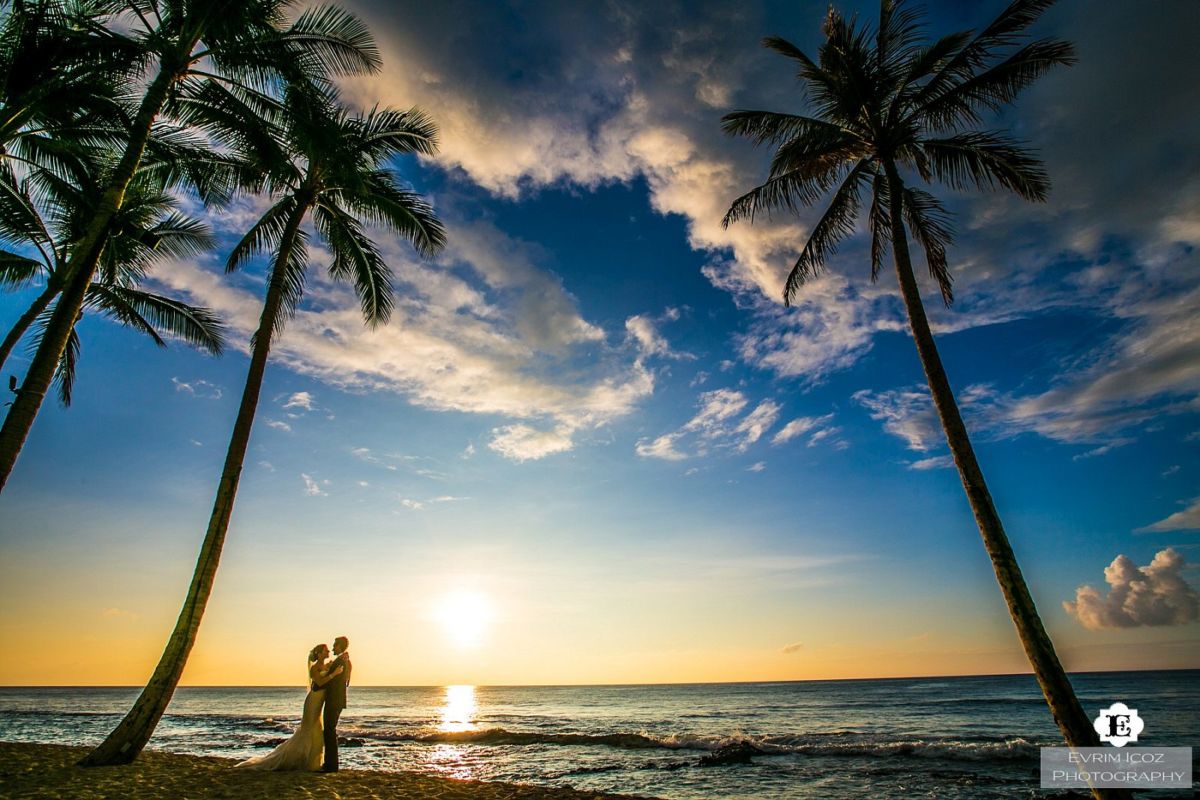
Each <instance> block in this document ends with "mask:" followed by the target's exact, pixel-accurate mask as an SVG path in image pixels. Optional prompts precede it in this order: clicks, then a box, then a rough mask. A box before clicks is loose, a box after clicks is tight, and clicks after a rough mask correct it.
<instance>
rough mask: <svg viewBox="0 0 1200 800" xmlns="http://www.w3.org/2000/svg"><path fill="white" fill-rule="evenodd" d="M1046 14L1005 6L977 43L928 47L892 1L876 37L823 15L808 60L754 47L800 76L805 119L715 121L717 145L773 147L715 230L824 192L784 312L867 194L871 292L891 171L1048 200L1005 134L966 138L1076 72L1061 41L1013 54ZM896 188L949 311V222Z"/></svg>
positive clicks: (965, 37) (778, 45) (972, 38)
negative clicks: (727, 138) (1025, 94)
mask: <svg viewBox="0 0 1200 800" xmlns="http://www.w3.org/2000/svg"><path fill="white" fill-rule="evenodd" d="M1052 4H1053V0H1016V2H1014V3H1012V4H1011V5H1009V6H1008V8H1006V9H1005V10H1004V11H1003V12H1002V13H1001V14H1000V16H998V17H997V18H996V19H995V21H993V22H992V23H991V24H990V25H988V26H987V27H986V28H984V29H983V30H981V31H979V32H978V33H976V32H973V31H963V32H958V33H952V34H949V35H947V36H943V37H942V38H940V39H938V40H936V41H934V42H932V43H926V42H925V40H924V39H923V38H922V35H921V34H922V25H921V14H920V12H919V11H917V10H915V9H910V8H906V7H904V6H903V4H902V3H901V2H894V1H893V0H884V1H883V2H882V3H881V4H880V11H879V22H878V25H877V27H875V28H874V29H871V28H870V27H869V26H862V25H859V24H858V21H857V20H856V19H851V20H846V19H845V18H844V17H842V16H841V15H840V14H839V13H837V12H836V11H834V10H833V9H832V8H831V9H830V11H829V15H828V17H827V18H826V20H825V25H824V33H825V37H826V38H825V41H824V43H822V45H821V47H820V49H819V50H818V53H817V58H816V60H813V59H812V58H810V57H809V56H807V55H806V54H805V53H804V52H803V51H801V50H800V49H799V48H798V47H796V46H795V45H793V44H791V43H790V42H788V41H786V40H785V39H782V38H779V37H770V38H768V39H765V40H764V41H763V44H764V46H766V47H769V48H770V49H772V50H774V51H776V52H778V53H781V54H782V55H784V56H786V57H788V58H790V59H792V60H793V61H795V62H796V63H797V64H798V70H797V78H798V79H799V80H800V82H801V84H802V85H803V87H804V89H805V90H806V91H807V93H808V98H809V100H810V103H811V106H812V109H813V112H814V114H813V116H801V115H796V114H787V113H777V112H772V111H735V112H733V113H731V114H728V115H726V116H725V117H724V118H723V120H722V121H723V125H724V129H725V131H726V132H727V133H729V134H733V135H741V136H746V137H748V138H750V139H751V140H752V141H754V142H755V143H756V144H760V145H762V144H769V145H774V146H775V153H774V157H773V158H772V160H771V166H770V173H769V175H768V179H767V181H766V182H765V183H763V184H762V185H761V186H758V187H756V188H755V189H753V190H752V191H750V192H748V193H746V194H745V195H742V196H741V197H739V198H737V199H736V200H735V201H734V202H733V204H732V205H731V206H730V209H729V212H728V213H727V214H726V215H725V219H724V224H725V225H726V226H728V225H729V224H731V223H733V222H735V221H737V220H740V219H749V220H753V219H754V218H755V216H756V215H758V214H761V213H770V212H771V211H773V210H776V209H786V210H788V211H793V212H794V211H796V210H798V209H799V208H800V207H802V206H810V205H813V204H815V203H816V202H817V201H819V200H820V199H821V198H822V197H824V196H825V195H826V194H827V193H828V192H829V191H830V190H831V189H832V190H834V191H833V195H832V198H831V199H830V201H829V205H828V207H827V208H826V210H825V212H824V214H822V216H821V218H820V219H819V220H818V221H817V223H816V225H815V226H814V227H813V229H812V232H811V234H810V235H809V239H808V242H807V243H806V244H805V246H804V249H803V250H802V251H801V253H800V256H799V258H797V259H796V263H795V266H793V268H792V271H791V273H790V274H789V275H788V280H787V284H786V287H785V289H784V301H785V302H787V303H790V302H791V301H792V300H793V299H794V298H795V295H796V291H797V290H798V289H799V287H800V286H801V285H802V284H803V283H804V282H805V281H807V280H809V279H811V278H813V277H815V276H816V275H817V274H818V273H819V272H820V271H821V270H822V269H823V268H824V267H825V262H826V259H827V257H828V256H829V255H830V254H831V253H833V252H834V251H835V249H836V247H837V245H838V243H839V242H840V241H841V240H843V239H844V238H846V237H847V236H849V235H851V234H852V233H853V232H854V230H855V223H856V220H857V218H858V215H859V213H860V211H861V208H862V204H863V192H864V190H868V191H869V192H870V195H869V201H868V209H867V228H868V231H869V234H870V237H871V279H872V280H875V279H876V278H877V277H878V274H879V270H880V268H881V265H882V264H883V259H884V256H885V254H886V252H887V248H888V246H889V245H890V243H891V239H892V234H891V219H890V214H891V208H892V203H891V198H890V196H889V192H890V191H891V185H892V183H891V182H890V181H889V180H888V174H887V173H888V170H889V169H891V168H895V167H903V168H905V169H906V170H908V171H910V173H915V174H916V175H917V176H918V177H919V179H920V180H921V181H922V182H924V183H926V184H929V183H935V182H937V183H942V184H945V185H947V186H950V187H951V188H955V189H963V188H972V187H975V188H985V189H992V188H995V187H1002V188H1004V189H1008V190H1009V191H1012V192H1015V193H1017V194H1018V195H1020V196H1021V197H1023V198H1025V199H1027V200H1038V201H1040V200H1044V199H1045V198H1046V193H1047V191H1048V188H1049V181H1048V179H1047V176H1046V173H1045V171H1044V169H1043V168H1042V166H1041V164H1040V162H1039V161H1038V160H1037V159H1036V158H1035V157H1034V156H1033V155H1032V154H1031V153H1030V151H1028V150H1027V149H1026V148H1025V147H1024V146H1023V145H1022V143H1021V142H1019V141H1017V140H1015V139H1013V138H1012V137H1011V136H1009V135H1007V134H1005V133H1003V132H999V131H993V130H983V129H979V128H977V127H976V126H978V125H980V124H981V123H982V122H983V115H984V113H985V112H988V111H997V110H999V109H1000V108H1001V107H1003V106H1004V105H1006V104H1008V103H1010V102H1011V101H1012V100H1013V99H1015V98H1016V96H1017V95H1018V93H1019V92H1020V91H1021V90H1022V89H1024V88H1025V87H1027V86H1028V85H1029V84H1031V83H1032V82H1033V81H1035V80H1037V79H1038V78H1039V77H1041V76H1042V75H1043V74H1045V73H1046V71H1047V70H1049V69H1051V68H1052V67H1054V66H1057V65H1060V64H1071V63H1073V62H1074V60H1075V56H1074V50H1073V48H1072V46H1071V44H1070V43H1068V42H1064V41H1059V40H1055V39H1041V40H1037V41H1032V42H1025V41H1024V39H1025V36H1024V34H1025V30H1026V28H1028V27H1029V26H1030V25H1031V24H1033V22H1034V21H1035V20H1036V19H1037V18H1038V17H1039V16H1040V15H1041V13H1042V12H1043V11H1045V10H1046V9H1047V8H1048V7H1049V6H1051V5H1052ZM898 183H899V185H900V195H901V197H900V204H899V205H900V208H901V209H902V215H903V222H904V223H905V224H906V225H907V227H908V229H909V231H910V232H911V233H912V236H913V238H914V239H915V240H916V241H917V243H918V244H919V245H920V246H921V249H922V250H923V251H924V253H925V258H926V262H927V263H928V266H929V271H930V274H931V275H932V277H933V279H934V280H935V281H936V283H937V285H938V288H939V289H940V290H941V294H942V298H943V300H944V301H945V302H946V304H950V303H951V302H952V301H953V298H954V293H953V290H952V287H951V283H952V277H951V274H950V270H949V268H948V267H947V264H946V248H947V246H948V245H949V244H950V242H951V238H952V229H951V226H950V219H949V215H948V214H947V212H946V209H945V208H944V207H943V205H942V203H941V202H940V201H939V200H938V199H937V198H936V197H934V196H933V195H932V194H930V193H929V192H927V191H925V190H924V189H921V188H917V187H915V186H910V185H907V184H905V183H903V182H902V181H901V182H898ZM835 187H836V188H835Z"/></svg>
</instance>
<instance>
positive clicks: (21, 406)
mask: <svg viewBox="0 0 1200 800" xmlns="http://www.w3.org/2000/svg"><path fill="white" fill-rule="evenodd" d="M195 44H196V43H195V42H194V41H193V42H191V43H190V45H189V46H188V47H187V49H186V51H182V52H186V53H189V54H190V53H191V50H192V48H194V47H195ZM181 72H182V68H179V67H177V66H175V65H168V64H167V62H165V61H164V63H163V64H162V65H161V67H160V69H159V72H158V75H157V76H156V77H155V78H154V81H153V82H152V83H151V84H150V86H149V87H148V88H147V90H146V94H145V96H143V98H142V103H141V106H140V107H139V108H138V113H137V116H136V117H135V118H134V122H133V126H132V128H131V129H130V138H129V142H128V143H127V145H126V147H125V153H124V154H123V155H122V156H121V161H120V162H119V163H118V165H117V168H116V171H115V172H114V173H113V177H112V180H111V181H110V182H109V184H108V186H107V187H106V188H105V190H104V194H103V195H102V197H101V199H100V203H99V205H98V206H97V209H96V215H95V217H93V218H92V222H91V224H90V225H89V226H88V229H87V233H86V234H85V235H84V237H83V238H82V239H81V240H80V242H79V244H78V245H77V246H76V247H75V248H74V250H73V251H72V253H71V258H70V260H69V261H68V262H67V269H66V282H65V284H64V286H63V290H62V297H61V298H60V299H59V301H58V304H57V305H56V306H55V307H54V312H53V313H52V314H51V315H50V320H49V321H48V322H47V324H46V332H45V334H44V335H43V337H42V342H41V344H40V345H39V346H38V349H37V352H36V353H35V354H34V356H33V361H32V362H31V363H30V365H29V371H28V372H27V373H26V374H25V381H24V383H22V385H21V388H20V389H19V390H18V392H17V397H16V399H15V400H14V401H13V404H12V408H11V409H9V412H8V416H7V417H5V419H4V426H3V427H2V428H0V492H2V491H4V486H5V484H6V483H7V482H8V476H9V475H11V474H12V470H13V465H14V464H16V461H17V456H18V455H20V453H21V448H22V447H24V446H25V439H26V438H27V437H28V436H29V430H30V428H32V427H33V422H34V420H35V419H37V415H38V411H39V410H40V409H41V407H42V401H43V400H44V399H45V398H46V392H47V390H49V388H50V383H51V382H52V381H53V380H54V372H55V370H57V369H58V363H59V360H60V359H61V358H62V354H63V351H64V350H65V349H66V347H67V341H68V340H69V339H70V336H71V330H72V329H73V328H74V327H75V323H76V322H77V321H78V319H79V311H80V309H82V308H83V300H84V295H85V294H86V292H87V288H88V286H89V285H90V284H91V282H92V276H93V275H94V274H95V272H96V265H97V264H98V263H99V261H100V253H101V251H103V249H104V243H105V241H106V240H107V238H108V228H109V225H110V224H111V222H112V218H113V216H115V215H116V213H117V212H118V211H120V209H121V204H122V203H123V202H124V199H125V191H126V190H127V189H128V188H129V183H130V182H131V181H132V180H133V176H134V174H135V173H136V172H137V169H138V166H139V165H140V164H141V161H142V154H143V153H144V152H145V150H146V143H147V142H148V141H149V140H150V131H151V129H152V127H153V125H154V120H155V119H156V118H157V117H158V113H159V111H160V110H161V109H162V106H163V103H165V102H166V99H167V95H168V93H169V91H170V89H171V85H172V84H173V83H174V82H175V78H176V77H177V75H178V74H181Z"/></svg>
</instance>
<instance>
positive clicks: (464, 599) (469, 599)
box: [434, 589, 495, 647]
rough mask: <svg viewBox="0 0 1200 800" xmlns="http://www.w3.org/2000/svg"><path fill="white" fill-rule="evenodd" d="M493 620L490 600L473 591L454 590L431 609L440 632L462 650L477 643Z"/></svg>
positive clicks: (493, 613) (493, 614)
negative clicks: (440, 629)
mask: <svg viewBox="0 0 1200 800" xmlns="http://www.w3.org/2000/svg"><path fill="white" fill-rule="evenodd" d="M494 617H495V609H494V608H493V606H492V602H491V600H490V599H489V598H488V597H487V596H486V595H484V594H483V593H482V592H479V591H476V590H473V589H459V590H456V591H453V592H451V593H449V594H447V595H444V596H443V597H442V598H441V599H440V600H439V601H438V602H437V604H436V605H435V606H434V618H435V619H436V620H437V621H438V622H439V623H440V624H441V626H442V630H443V632H444V633H445V634H446V636H447V637H448V638H449V639H450V640H451V641H453V642H454V643H455V644H457V645H460V646H462V647H470V646H474V645H478V644H480V643H481V642H482V641H483V639H484V637H485V635H486V634H487V631H488V628H489V627H490V626H491V623H492V619H493V618H494Z"/></svg>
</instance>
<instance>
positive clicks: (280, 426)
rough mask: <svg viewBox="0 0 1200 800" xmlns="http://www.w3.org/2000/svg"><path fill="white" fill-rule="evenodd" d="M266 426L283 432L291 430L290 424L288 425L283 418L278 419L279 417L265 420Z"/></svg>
mask: <svg viewBox="0 0 1200 800" xmlns="http://www.w3.org/2000/svg"><path fill="white" fill-rule="evenodd" d="M267 427H268V428H274V429H275V430H277V431H283V432H284V433H291V432H292V426H291V425H288V424H287V423H286V422H284V421H283V420H279V419H269V420H267Z"/></svg>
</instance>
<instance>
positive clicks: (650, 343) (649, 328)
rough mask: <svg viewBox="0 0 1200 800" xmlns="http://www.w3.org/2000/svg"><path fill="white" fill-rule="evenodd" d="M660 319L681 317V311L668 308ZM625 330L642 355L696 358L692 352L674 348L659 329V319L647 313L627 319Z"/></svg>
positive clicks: (683, 358)
mask: <svg viewBox="0 0 1200 800" xmlns="http://www.w3.org/2000/svg"><path fill="white" fill-rule="evenodd" d="M660 319H662V320H667V321H673V320H676V319H679V312H678V310H676V309H667V312H666V313H664V314H663V316H662V317H661V318H660ZM625 331H626V333H627V335H628V336H629V338H630V339H631V340H632V341H633V342H634V343H635V344H636V345H637V348H638V351H639V352H640V353H641V354H642V355H645V356H657V357H658V358H670V359H677V360H691V359H694V358H695V356H694V355H692V354H691V353H683V352H679V351H677V350H675V349H673V348H672V347H671V343H670V342H668V341H667V339H666V337H665V336H663V335H662V333H661V332H660V331H659V330H658V320H655V319H654V318H652V317H650V316H648V315H646V314H637V315H635V316H632V317H630V318H629V319H627V320H625Z"/></svg>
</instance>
